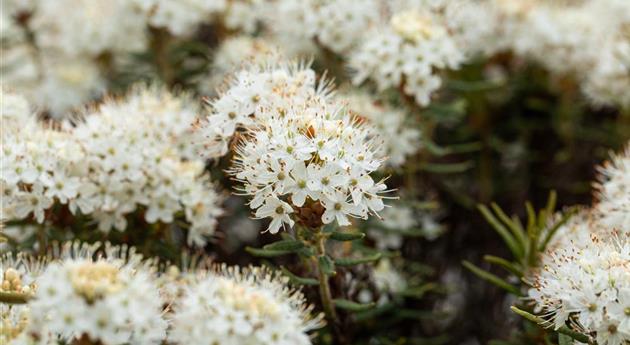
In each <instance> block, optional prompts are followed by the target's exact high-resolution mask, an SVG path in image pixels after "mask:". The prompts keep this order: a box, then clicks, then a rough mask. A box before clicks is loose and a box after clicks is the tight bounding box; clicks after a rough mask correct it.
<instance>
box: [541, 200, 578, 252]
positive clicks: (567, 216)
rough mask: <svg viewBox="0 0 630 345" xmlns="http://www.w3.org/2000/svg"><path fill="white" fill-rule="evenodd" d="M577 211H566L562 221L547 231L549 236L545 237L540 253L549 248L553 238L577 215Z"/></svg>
mask: <svg viewBox="0 0 630 345" xmlns="http://www.w3.org/2000/svg"><path fill="white" fill-rule="evenodd" d="M576 211H577V209H576V208H574V209H571V210H569V211H566V212H565V213H564V214H563V215H562V217H561V218H560V220H559V221H558V222H557V223H555V224H554V225H553V226H552V227H551V228H550V229H549V230H547V234H546V235H545V238H544V239H543V241H542V243H540V246H539V247H538V250H539V251H541V252H542V251H543V250H545V249H546V248H547V245H548V244H549V241H551V239H552V238H553V235H555V234H556V232H557V231H558V229H560V227H561V226H563V225H564V224H565V223H566V222H568V221H569V219H570V218H571V217H572V216H573V215H574V214H575V213H576Z"/></svg>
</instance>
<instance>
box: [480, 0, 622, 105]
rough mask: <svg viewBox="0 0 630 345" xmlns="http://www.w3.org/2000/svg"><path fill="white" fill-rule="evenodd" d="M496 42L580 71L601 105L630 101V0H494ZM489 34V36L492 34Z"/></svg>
mask: <svg viewBox="0 0 630 345" xmlns="http://www.w3.org/2000/svg"><path fill="white" fill-rule="evenodd" d="M487 3H488V4H487V5H484V6H485V7H487V8H488V11H486V12H485V13H486V17H487V18H488V22H492V23H493V26H494V29H493V30H494V32H495V34H494V35H493V36H494V37H496V39H494V40H493V41H494V43H493V45H494V47H492V48H490V49H489V52H496V51H499V50H511V51H513V52H515V53H516V54H518V55H520V56H524V57H527V58H529V59H531V60H533V61H536V62H538V63H540V64H542V65H543V66H545V67H546V68H548V69H549V70H550V71H552V72H554V73H557V74H561V75H565V74H570V75H573V76H575V79H576V80H577V82H578V83H579V84H580V86H581V87H582V90H583V91H584V93H585V94H586V95H587V96H588V98H589V99H590V100H591V101H592V102H593V103H594V104H596V105H601V104H617V105H621V106H624V107H628V106H629V105H630V97H629V96H628V92H627V90H628V87H629V85H630V36H628V30H627V28H628V26H629V25H630V15H628V13H630V3H629V2H627V1H623V0H585V1H564V2H556V1H545V0H540V1H533V2H528V3H525V2H522V1H513V0H509V1H506V0H491V1H488V2H487ZM486 36H487V35H486Z"/></svg>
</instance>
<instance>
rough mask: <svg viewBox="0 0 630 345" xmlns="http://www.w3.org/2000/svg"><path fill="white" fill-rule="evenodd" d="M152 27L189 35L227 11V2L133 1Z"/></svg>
mask: <svg viewBox="0 0 630 345" xmlns="http://www.w3.org/2000/svg"><path fill="white" fill-rule="evenodd" d="M129 2H130V3H136V4H137V6H138V7H139V8H140V9H141V10H142V12H143V14H145V15H146V16H147V20H148V23H149V24H150V25H151V26H154V27H159V28H167V29H168V30H169V31H170V32H171V33H173V34H174V35H188V34H190V33H191V32H192V31H193V30H194V29H195V28H196V27H197V26H198V25H199V24H200V23H203V22H204V21H207V20H209V19H210V18H211V17H212V16H214V15H217V14H218V13H220V12H222V11H224V10H225V8H226V6H227V1H226V0H212V1H204V0H185V1H170V0H132V1H129Z"/></svg>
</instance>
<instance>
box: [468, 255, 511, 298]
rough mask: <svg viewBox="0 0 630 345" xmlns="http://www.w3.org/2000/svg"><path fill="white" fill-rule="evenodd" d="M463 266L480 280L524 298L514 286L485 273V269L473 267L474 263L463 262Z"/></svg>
mask: <svg viewBox="0 0 630 345" xmlns="http://www.w3.org/2000/svg"><path fill="white" fill-rule="evenodd" d="M462 265H464V267H466V268H467V269H468V270H470V271H471V272H472V273H474V274H475V275H477V276H478V277H479V278H481V279H484V280H486V281H488V282H490V283H492V284H494V285H496V286H498V287H500V288H502V289H504V290H505V291H507V292H509V293H511V294H514V295H516V296H523V294H522V293H521V291H520V290H519V289H518V288H517V287H516V286H514V285H512V284H510V283H508V282H506V281H505V280H503V279H501V278H499V277H497V276H496V275H494V274H492V273H490V272H487V271H484V270H483V269H481V268H479V267H477V266H475V265H473V264H472V263H470V262H468V261H463V262H462Z"/></svg>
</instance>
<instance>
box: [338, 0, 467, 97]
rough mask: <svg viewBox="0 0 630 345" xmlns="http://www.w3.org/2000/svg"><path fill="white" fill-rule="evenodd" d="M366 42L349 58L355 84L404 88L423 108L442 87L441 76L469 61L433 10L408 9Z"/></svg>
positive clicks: (369, 34)
mask: <svg viewBox="0 0 630 345" xmlns="http://www.w3.org/2000/svg"><path fill="white" fill-rule="evenodd" d="M365 37H366V38H365V39H364V41H363V42H362V43H361V45H360V47H359V48H358V49H356V50H355V51H353V52H352V54H351V55H350V66H351V67H352V69H353V70H355V72H356V74H355V76H354V78H353V82H354V83H355V84H360V83H362V82H363V81H365V80H366V79H371V80H373V81H374V82H375V83H376V86H377V87H378V89H379V90H380V91H383V90H385V89H389V88H398V87H400V88H401V89H402V90H403V91H404V93H405V94H407V95H410V96H413V97H414V98H415V100H416V102H417V103H418V104H420V105H422V106H426V105H427V104H429V102H430V101H431V94H432V93H433V92H434V91H436V90H437V89H438V88H439V87H440V86H441V84H442V79H441V77H440V75H439V71H440V70H443V69H456V68H458V67H459V65H460V64H461V63H462V61H463V59H464V54H463V52H462V50H460V48H459V47H458V45H457V43H456V41H455V40H454V38H453V36H452V35H451V34H450V33H449V30H448V27H447V26H446V19H445V18H444V17H443V16H441V15H440V12H437V11H433V10H432V9H427V8H420V7H411V8H406V9H403V10H401V11H400V12H397V13H396V14H394V15H393V16H392V17H391V18H390V20H389V23H387V24H383V25H380V26H378V27H376V28H375V30H373V31H371V32H369V33H366V34H365Z"/></svg>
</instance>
